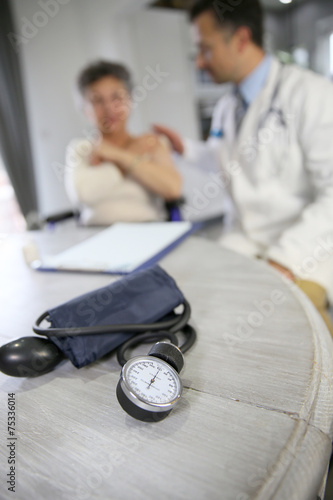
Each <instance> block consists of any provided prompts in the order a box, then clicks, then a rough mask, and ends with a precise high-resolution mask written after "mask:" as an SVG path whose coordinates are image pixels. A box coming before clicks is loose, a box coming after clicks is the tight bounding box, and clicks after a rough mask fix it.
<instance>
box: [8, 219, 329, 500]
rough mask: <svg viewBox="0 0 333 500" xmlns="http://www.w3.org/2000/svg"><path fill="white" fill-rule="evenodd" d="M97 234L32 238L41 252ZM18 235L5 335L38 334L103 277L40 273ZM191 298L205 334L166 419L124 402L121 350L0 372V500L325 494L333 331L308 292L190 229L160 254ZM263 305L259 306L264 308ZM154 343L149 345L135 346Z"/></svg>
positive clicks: (288, 499) (312, 498)
mask: <svg viewBox="0 0 333 500" xmlns="http://www.w3.org/2000/svg"><path fill="white" fill-rule="evenodd" d="M90 234H92V233H91V231H90V230H84V229H81V230H77V231H75V232H73V231H70V230H68V231H67V232H66V230H65V231H62V232H60V233H59V232H58V231H56V232H54V233H49V234H45V233H40V234H38V233H34V234H33V235H32V236H33V237H34V238H35V241H36V242H37V244H38V246H39V248H40V250H41V252H42V253H46V252H48V253H53V252H57V251H59V250H62V249H64V248H66V247H68V246H70V245H71V244H72V243H74V242H75V241H78V240H83V239H85V238H86V237H87V236H89V235H90ZM24 238H26V236H23V237H19V236H17V237H14V236H12V237H7V238H5V237H4V238H2V239H0V272H1V287H0V299H1V300H0V304H1V309H0V324H1V330H0V344H1V345H2V344H5V343H7V342H9V341H11V340H14V339H17V338H20V337H23V336H28V335H32V334H33V333H32V330H31V325H32V324H33V322H34V321H35V319H36V318H37V317H38V316H39V315H40V314H41V313H42V312H43V311H44V310H47V309H48V308H51V307H54V306H56V305H58V304H60V303H62V302H64V301H66V300H69V299H71V298H73V297H76V296H78V295H80V294H83V293H85V292H88V291H90V290H93V289H94V288H98V287H101V286H104V285H106V284H108V283H109V282H110V281H111V280H112V279H114V278H111V277H110V276H105V275H85V274H66V273H38V272H36V271H33V270H31V269H29V268H28V267H27V266H26V264H25V262H24V259H23V256H22V251H21V246H22V241H23V239H24ZM160 264H161V266H162V267H163V268H164V269H165V270H166V271H167V272H168V273H169V274H171V276H173V277H174V278H175V280H176V281H177V283H178V285H179V287H180V289H181V290H182V291H183V293H184V295H185V297H186V298H187V299H188V301H189V302H190V304H191V306H192V320H191V322H192V324H193V325H194V326H195V327H196V328H197V331H198V340H197V342H196V344H195V345H194V346H193V347H192V349H191V350H190V351H189V352H188V353H186V355H185V361H186V365H185V368H184V370H183V371H182V373H181V378H182V380H183V383H184V386H185V389H184V392H183V397H182V399H181V401H180V403H179V405H178V407H177V408H176V409H175V410H173V412H172V413H171V414H170V415H169V416H168V417H167V418H166V419H165V420H163V421H162V422H159V423H143V422H140V421H137V420H134V419H132V418H131V417H130V416H128V415H127V414H126V413H125V412H124V411H123V410H122V409H121V407H120V406H119V404H118V402H117V399H116V395H115V388H116V384H117V381H118V379H119V373H120V367H119V365H118V363H117V360H116V357H115V355H110V356H107V357H105V358H103V359H102V360H99V361H97V362H95V363H94V364H92V365H90V366H88V367H85V368H82V369H80V370H77V369H76V368H74V366H72V365H71V363H70V362H69V361H64V362H62V364H61V365H59V366H58V367H57V368H56V369H55V370H54V371H53V372H50V373H48V374H46V375H43V376H41V377H38V378H34V379H31V378H30V379H28V378H14V377H7V376H6V375H4V374H1V373H0V387H1V393H0V408H1V410H0V421H1V429H2V431H1V439H2V441H1V444H0V460H1V471H2V472H1V485H0V498H1V499H7V498H8V499H9V498H14V499H15V500H30V499H33V500H44V499H45V500H46V499H47V500H48V499H50V500H76V499H77V500H85V499H96V500H97V499H98V500H107V499H111V500H150V499H154V500H155V499H156V500H164V499H165V500H170V499H172V500H178V499H179V500H180V499H182V500H187V499H191V500H204V499H205V500H250V499H251V500H268V499H274V500H316V499H317V495H318V496H321V495H322V494H323V485H324V483H325V477H326V472H327V465H328V462H329V457H330V453H331V441H332V435H333V433H332V430H333V428H332V420H333V391H332V380H333V379H332V375H333V367H332V359H333V348H332V340H331V338H330V336H329V334H328V332H327V330H326V327H325V326H324V324H323V322H322V320H321V318H320V317H319V316H318V315H317V313H316V312H315V310H314V308H313V307H312V305H311V304H310V303H309V301H308V300H307V299H306V297H305V296H304V295H303V294H302V293H301V292H300V291H299V290H298V289H296V288H294V287H293V286H290V285H288V284H287V283H286V282H285V281H283V280H282V279H281V278H280V276H279V275H278V274H277V273H276V272H275V271H274V270H272V269H270V268H269V267H268V266H267V265H266V264H265V263H264V262H260V261H252V260H249V259H246V258H244V257H242V256H240V255H237V254H234V253H231V252H229V251H226V250H223V249H222V248H220V247H219V246H218V245H217V244H216V243H214V242H211V241H207V240H204V239H201V238H198V237H191V238H190V239H188V240H186V241H185V242H184V243H182V244H181V245H180V246H179V247H178V248H177V249H176V250H174V251H173V252H172V253H171V254H169V255H168V256H167V257H166V258H164V259H163V260H162V261H161V262H160ZM260 311H261V312H260ZM140 349H141V351H140V352H145V353H146V352H147V351H148V349H149V346H144V347H142V348H140ZM8 393H15V398H16V420H17V432H16V436H17V442H16V460H17V462H16V468H17V473H16V492H15V493H12V492H9V491H8V490H7V484H6V474H7V473H8V472H9V470H8V468H9V466H8V464H7V457H8V448H7V447H6V444H7V412H8V408H7V398H8Z"/></svg>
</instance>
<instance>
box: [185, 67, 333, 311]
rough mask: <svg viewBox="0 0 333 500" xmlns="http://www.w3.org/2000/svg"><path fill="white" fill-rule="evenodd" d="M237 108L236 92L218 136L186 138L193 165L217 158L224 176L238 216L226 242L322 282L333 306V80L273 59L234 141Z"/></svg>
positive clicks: (223, 103) (221, 111)
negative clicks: (201, 140)
mask: <svg viewBox="0 0 333 500" xmlns="http://www.w3.org/2000/svg"><path fill="white" fill-rule="evenodd" d="M234 109H235V98H234V96H233V95H232V93H228V94H227V95H226V96H224V97H222V98H221V100H220V101H219V102H218V104H217V106H216V109H215V113H214V117H213V122H212V127H213V128H215V129H221V124H222V130H223V133H224V135H223V137H222V138H221V139H216V138H211V139H209V140H208V141H207V143H195V142H192V141H189V140H186V141H185V157H186V158H187V159H188V160H191V159H193V160H195V161H196V163H199V164H202V165H207V158H210V160H208V163H209V162H210V163H212V162H213V159H212V158H213V157H214V156H215V157H218V159H219V163H220V168H221V169H222V171H223V173H224V174H223V179H224V180H225V184H226V190H227V191H228V192H229V194H230V195H231V198H232V200H233V202H234V205H235V208H236V213H235V218H234V221H233V224H232V226H231V228H230V229H229V230H226V231H225V232H224V234H223V236H222V238H221V240H220V242H221V244H222V245H223V246H225V247H228V248H230V249H233V250H235V251H237V252H241V253H244V254H246V255H249V256H261V257H263V258H267V259H272V260H274V261H276V262H278V263H280V264H282V265H283V266H285V267H287V268H289V269H290V270H292V271H293V273H294V274H295V275H296V276H298V277H300V278H302V279H307V280H310V281H314V282H317V283H319V284H320V285H322V286H323V287H324V288H325V289H326V290H327V292H328V295H329V298H330V301H331V302H333V85H332V83H331V82H330V81H329V80H327V79H325V78H323V77H321V76H319V75H316V74H314V73H312V72H310V71H307V70H304V69H301V68H299V67H296V66H293V65H290V66H282V65H281V64H280V63H279V61H278V60H277V59H275V58H273V61H272V66H271V69H270V72H269V76H268V80H267V82H266V85H265V87H264V88H263V89H262V91H261V92H260V94H259V95H258V96H257V97H256V99H255V100H254V101H253V103H252V104H251V106H250V107H249V109H248V111H247V113H246V115H245V117H244V120H243V123H242V125H241V129H240V131H239V134H238V136H237V137H235V124H234ZM273 109H274V111H273ZM281 116H282V120H281V119H280V118H281ZM283 122H284V123H283ZM187 202H188V203H191V200H187Z"/></svg>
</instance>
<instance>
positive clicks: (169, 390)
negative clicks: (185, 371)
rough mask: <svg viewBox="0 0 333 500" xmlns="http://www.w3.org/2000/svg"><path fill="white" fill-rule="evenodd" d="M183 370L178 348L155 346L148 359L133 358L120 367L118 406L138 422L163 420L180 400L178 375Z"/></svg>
mask: <svg viewBox="0 0 333 500" xmlns="http://www.w3.org/2000/svg"><path fill="white" fill-rule="evenodd" d="M183 366H184V358H183V354H182V352H181V351H180V349H179V348H178V347H176V346H175V345H174V344H169V343H167V342H157V344H155V345H154V346H153V347H152V348H151V349H150V351H149V353H148V355H147V356H136V357H134V358H132V359H130V360H129V361H127V363H126V364H125V365H124V366H123V368H122V371H121V375H120V380H119V382H118V385H117V398H118V401H119V403H120V405H121V406H122V408H123V409H124V410H125V411H126V412H127V413H128V414H129V415H131V417H134V418H136V419H138V420H143V421H146V422H155V421H159V420H163V419H164V418H165V417H166V416H167V415H168V414H169V413H170V412H171V410H172V409H173V408H174V407H175V406H176V404H177V403H178V401H179V399H180V397H181V394H182V389H183V385H182V382H181V380H180V378H179V375H178V374H179V372H180V371H181V369H182V368H183Z"/></svg>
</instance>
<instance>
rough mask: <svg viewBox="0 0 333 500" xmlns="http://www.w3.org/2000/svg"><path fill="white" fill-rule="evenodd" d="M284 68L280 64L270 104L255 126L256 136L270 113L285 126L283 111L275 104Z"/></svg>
mask: <svg viewBox="0 0 333 500" xmlns="http://www.w3.org/2000/svg"><path fill="white" fill-rule="evenodd" d="M284 69H285V66H284V65H283V64H282V65H281V68H280V71H279V77H278V81H277V82H276V85H275V87H274V91H273V94H272V97H271V100H270V105H269V108H268V110H267V111H266V112H265V113H264V114H263V116H261V117H260V119H259V122H258V126H257V136H258V135H259V132H260V130H262V129H263V128H264V125H265V123H266V122H267V119H268V117H269V116H270V115H275V116H276V117H277V118H278V120H279V123H280V125H281V126H282V127H284V128H287V122H286V119H285V117H284V114H283V111H282V109H281V108H280V107H278V106H277V101H278V96H279V94H280V89H281V85H282V80H283V71H284Z"/></svg>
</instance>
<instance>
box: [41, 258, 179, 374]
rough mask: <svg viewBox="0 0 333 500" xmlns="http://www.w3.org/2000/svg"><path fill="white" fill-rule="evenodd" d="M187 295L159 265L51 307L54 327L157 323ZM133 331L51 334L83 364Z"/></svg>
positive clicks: (58, 344)
mask: <svg viewBox="0 0 333 500" xmlns="http://www.w3.org/2000/svg"><path fill="white" fill-rule="evenodd" d="M184 300H185V299H184V296H183V294H182V292H181V291H180V290H179V288H178V287H177V285H176V283H175V281H174V280H173V278H171V276H169V275H168V274H167V273H166V272H165V271H164V270H163V269H162V268H160V267H159V266H154V267H152V268H149V269H148V270H145V271H139V272H136V273H133V274H130V275H128V276H126V277H125V278H123V279H121V280H119V281H116V282H115V283H111V284H110V285H108V286H106V287H103V288H99V289H98V290H94V291H92V292H89V293H86V294H84V295H81V296H80V297H77V298H75V299H73V300H70V301H69V302H66V303H64V304H62V305H60V306H58V307H56V308H54V309H50V310H49V311H48V313H49V317H48V321H49V322H50V323H51V327H53V328H66V329H68V330H70V329H71V328H73V329H74V331H75V328H78V327H87V326H94V325H96V326H97V325H98V326H101V325H118V324H119V325H121V324H126V323H127V324H133V323H134V324H140V323H155V322H156V321H159V320H163V319H165V318H166V317H167V316H168V315H169V314H170V313H171V312H172V311H173V310H174V309H175V308H176V307H177V306H178V305H180V304H182V303H183V302H184ZM133 335H135V334H133V333H102V334H101V333H99V334H95V335H94V334H92V335H90V334H89V335H77V336H71V335H70V333H69V335H68V336H66V337H54V336H50V339H51V340H52V342H53V343H54V344H55V345H56V346H57V347H58V348H59V349H60V350H61V351H62V352H63V353H64V354H65V356H67V357H68V358H69V359H70V361H71V362H72V363H73V365H74V366H76V367H77V368H81V367H82V366H86V365H88V364H90V363H92V362H93V361H95V360H96V359H99V358H100V357H102V356H104V355H105V354H107V353H109V352H111V351H112V350H114V349H115V348H117V347H118V346H119V345H121V344H122V343H123V342H125V341H126V340H128V339H129V338H131V337H132V336H133Z"/></svg>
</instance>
